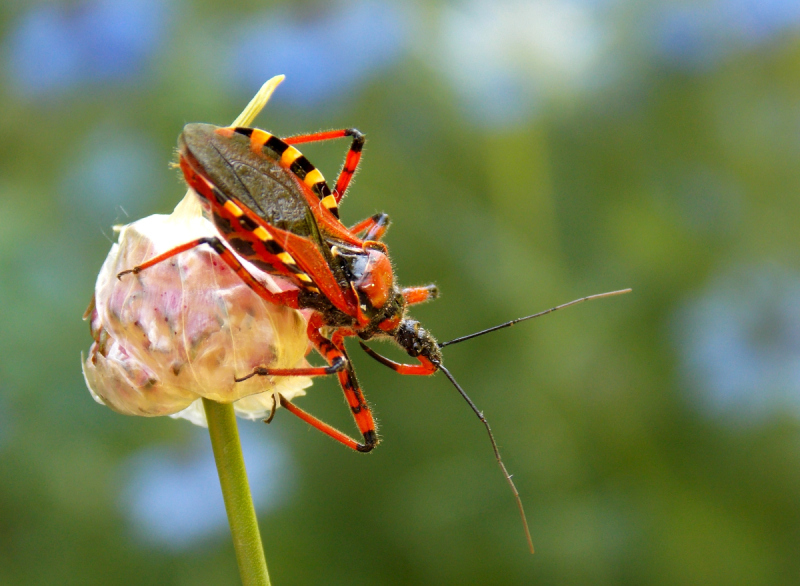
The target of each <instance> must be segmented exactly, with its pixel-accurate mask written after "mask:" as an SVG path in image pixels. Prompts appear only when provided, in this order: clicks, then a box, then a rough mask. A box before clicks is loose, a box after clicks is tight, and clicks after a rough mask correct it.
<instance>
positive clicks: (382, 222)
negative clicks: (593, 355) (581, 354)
mask: <svg viewBox="0 0 800 586" xmlns="http://www.w3.org/2000/svg"><path fill="white" fill-rule="evenodd" d="M344 137H349V138H350V139H351V144H350V149H349V151H348V153H347V156H346V158H345V162H344V166H343V167H342V170H341V171H340V173H339V176H338V178H337V181H336V184H335V186H334V188H333V189H330V187H329V186H328V184H327V183H326V181H325V179H324V178H323V176H322V174H321V173H320V172H319V170H317V169H316V168H315V167H314V166H313V165H312V164H311V163H310V162H309V161H308V159H306V157H304V156H303V155H302V154H301V153H300V152H299V151H298V150H297V149H296V148H295V147H294V146H293V145H296V144H301V143H307V142H315V141H326V140H331V139H337V138H344ZM178 145H179V153H180V168H181V170H182V171H183V175H184V177H185V179H186V182H187V183H188V185H189V186H190V187H191V188H192V189H193V190H194V192H195V193H196V194H197V195H198V197H199V199H200V201H201V204H202V206H203V211H204V213H205V215H206V216H207V217H208V219H210V220H211V221H212V222H213V223H214V224H215V226H216V228H217V230H218V232H219V234H220V237H205V238H200V239H197V240H193V241H191V242H187V243H185V244H183V245H181V246H178V247H177V248H174V249H172V250H169V251H167V252H165V253H163V254H160V255H158V256H156V257H154V258H152V259H150V260H149V261H147V262H145V263H143V264H141V265H139V266H136V267H134V268H132V269H129V270H126V271H123V272H121V273H119V275H118V277H120V278H121V277H122V276H123V275H125V274H127V273H138V272H140V271H142V270H144V269H147V268H148V267H151V266H153V265H155V264H157V263H160V262H162V261H164V260H166V259H168V258H170V257H172V256H174V255H176V254H179V253H181V252H184V251H187V250H189V249H191V248H194V247H196V246H201V245H204V244H205V245H208V246H210V247H211V248H212V249H213V250H214V252H216V253H217V254H218V255H219V257H220V258H221V259H222V260H223V261H224V262H225V263H226V264H227V265H228V266H229V267H230V268H231V269H232V270H233V271H235V272H236V274H238V275H239V277H241V279H242V280H243V281H244V282H245V283H246V284H247V285H248V286H249V287H251V288H252V289H253V290H254V291H255V292H256V293H257V294H258V295H260V296H261V297H262V298H264V299H265V300H267V301H269V302H271V303H275V304H278V305H285V306H288V307H291V308H295V309H310V310H312V313H311V317H310V318H309V320H308V326H307V334H308V338H309V340H310V342H311V344H312V345H313V346H314V348H315V349H316V350H317V351H318V352H319V354H320V355H321V356H322V357H323V358H324V359H325V361H326V362H327V366H324V367H308V368H293V369H278V368H266V367H258V368H256V369H255V370H253V372H251V373H248V374H246V375H244V376H242V377H241V378H238V379H236V380H237V381H243V380H246V379H248V378H250V377H253V376H323V375H332V374H335V375H336V376H337V377H338V379H339V383H340V385H341V387H342V390H343V391H344V395H345V397H346V399H347V402H348V405H349V406H350V410H351V411H352V414H353V417H354V419H355V422H356V425H357V426H358V429H359V431H360V432H361V435H362V436H363V442H359V441H357V440H355V439H353V438H351V437H350V436H348V435H346V434H344V433H342V432H340V431H339V430H337V429H335V428H333V427H332V426H330V425H328V424H326V423H324V422H323V421H321V420H319V419H318V418H316V417H314V416H313V415H311V414H309V413H307V412H306V411H304V410H302V409H300V408H299V407H297V406H296V405H294V404H293V403H292V402H290V401H288V400H286V399H285V398H284V397H282V396H280V395H278V397H277V400H278V401H280V404H281V406H283V407H284V408H285V409H286V410H288V411H289V412H291V413H293V414H294V415H296V416H298V417H299V418H300V419H302V420H304V421H306V422H307V423H309V424H310V425H312V426H313V427H316V428H317V429H319V430H320V431H322V432H323V433H325V434H327V435H329V436H330V437H332V438H333V439H335V440H337V441H338V442H340V443H342V444H344V445H345V446H347V447H349V448H351V449H353V450H357V451H359V452H369V451H371V450H372V449H373V448H374V447H375V446H376V445H377V444H378V436H377V434H376V429H375V422H374V420H373V417H372V412H371V410H370V407H369V405H368V404H367V401H366V399H365V398H364V394H363V392H362V391H361V387H360V385H359V383H358V379H357V378H356V374H355V371H354V369H353V366H352V363H351V361H350V359H349V356H348V354H347V350H346V349H345V345H344V340H345V338H347V337H358V338H359V343H360V344H361V346H362V348H363V349H364V350H365V351H366V352H367V353H368V354H369V355H370V356H372V357H373V358H375V359H376V360H378V361H379V362H381V363H382V364H384V365H386V366H388V367H389V368H391V369H393V370H395V371H397V372H399V373H400V374H414V375H430V374H433V373H435V372H436V371H437V370H441V371H442V372H443V373H444V374H445V376H446V377H447V378H448V379H449V380H450V381H451V382H452V383H453V385H454V386H455V387H456V389H457V390H458V392H459V393H460V394H461V395H462V396H463V397H464V399H465V400H466V401H467V402H468V403H469V405H470V407H471V408H472V410H473V411H474V412H475V413H476V415H477V416H478V417H479V418H480V420H481V421H482V422H483V424H484V426H485V427H486V430H487V432H488V434H489V438H490V440H491V443H492V448H493V450H494V454H495V457H496V459H497V462H498V464H499V465H500V467H501V469H502V471H503V474H504V475H505V477H506V480H507V481H508V483H509V484H510V486H511V488H512V490H513V492H514V496H515V499H516V502H517V506H518V508H519V511H520V514H521V516H522V520H523V524H524V528H525V533H526V537H527V540H528V544H529V547H530V549H531V551H533V546H532V544H531V538H530V533H529V531H528V526H527V522H526V521H525V514H524V511H523V508H522V502H521V500H520V497H519V493H518V492H517V490H516V488H515V486H514V483H513V481H512V480H511V475H510V474H509V473H508V471H507V470H506V468H505V466H504V464H503V462H502V460H501V458H500V453H499V451H498V448H497V444H496V442H495V440H494V437H493V435H492V431H491V428H490V427H489V424H488V422H487V421H486V419H485V417H484V416H483V414H482V413H481V412H480V411H479V410H478V408H477V407H476V406H475V404H474V403H473V402H472V401H471V400H470V399H469V397H468V396H467V395H466V393H465V392H464V390H463V389H462V388H461V387H460V386H459V384H458V383H457V382H456V380H455V379H454V378H453V376H452V375H451V374H450V372H449V371H448V370H447V369H446V368H445V367H444V366H443V365H442V354H441V351H440V348H441V347H442V346H445V345H447V344H450V343H455V342H458V341H461V340H462V339H456V340H452V341H450V342H447V343H445V344H439V343H438V342H437V341H436V340H435V339H434V338H433V336H432V335H431V334H430V333H429V332H428V330H426V329H425V328H423V327H422V326H421V325H420V323H419V322H417V321H415V320H413V319H411V318H409V317H408V316H407V314H406V309H407V307H408V306H410V305H415V304H418V303H422V302H424V301H428V300H431V299H434V298H436V296H437V289H436V287H435V286H434V285H427V286H422V287H406V288H401V287H400V286H399V285H398V284H397V283H396V282H395V279H394V274H393V271H392V266H391V263H390V261H389V257H388V249H387V247H386V245H385V244H384V243H383V242H381V238H382V236H383V235H384V233H385V232H386V229H387V228H388V225H389V219H388V216H387V215H386V214H382V213H381V214H376V215H374V216H372V217H370V218H367V219H366V220H363V221H361V222H358V223H356V224H355V225H354V226H351V227H349V228H348V227H345V226H344V225H343V224H342V223H341V221H340V220H339V210H338V205H339V202H340V201H341V200H342V198H343V197H344V195H345V193H346V192H347V189H348V186H349V184H350V181H351V179H352V177H353V174H354V173H355V171H356V168H357V166H358V163H359V160H360V158H361V150H362V148H363V146H364V135H363V134H362V133H361V132H359V131H358V130H355V129H342V130H332V131H328V132H319V133H314V134H306V135H299V136H293V137H289V138H284V139H280V138H278V137H276V136H273V135H272V134H270V133H268V132H265V131H263V130H258V129H254V128H244V127H217V126H213V125H210V124H189V125H187V126H186V127H185V128H184V129H183V132H182V133H181V136H180V138H179V143H178ZM234 251H235V253H236V254H234ZM236 255H239V256H240V257H242V258H244V259H246V260H247V261H249V262H250V263H252V264H253V265H254V266H256V267H258V268H259V269H261V270H263V271H265V272H267V273H270V274H275V275H280V276H282V277H284V278H286V279H288V280H290V281H291V282H292V283H293V284H294V286H295V288H294V289H291V290H288V291H283V292H280V293H274V292H272V291H270V290H269V289H267V288H266V287H265V286H264V285H263V284H262V283H261V282H260V281H259V280H258V279H257V278H256V277H255V276H253V275H252V274H251V273H250V272H249V271H248V269H247V268H246V267H245V266H244V265H243V264H242V263H241V262H240V261H239V260H238V258H237V256H236ZM615 293H618V292H615ZM615 293H607V294H602V295H597V296H592V297H591V298H595V297H602V296H607V295H611V294H615ZM586 299H590V298H584V299H580V300H577V301H574V302H571V303H570V304H567V305H571V304H573V303H577V302H580V301H584V300H586ZM561 307H564V306H561ZM559 308H560V307H559ZM559 308H554V309H559ZM554 309H551V310H548V311H547V312H543V313H548V312H550V311H553V310H554ZM537 315H541V314H537ZM532 317H535V316H527V317H524V318H520V319H517V320H513V321H511V322H507V323H505V324H502V325H500V326H496V327H495V328H490V329H489V330H485V331H484V332H479V333H477V334H472V335H471V336H467V337H465V338H463V339H466V338H469V337H474V336H476V335H480V334H482V333H487V332H489V331H494V330H495V329H499V328H502V327H508V326H511V325H513V324H515V323H517V322H519V321H523V320H525V319H530V318H532ZM373 338H384V339H386V338H388V339H392V340H394V341H395V342H397V344H399V345H400V347H402V348H403V349H404V350H405V351H406V352H407V353H408V354H409V355H410V356H411V357H413V358H415V359H416V360H417V362H416V363H415V364H400V363H397V362H394V361H392V360H389V359H388V358H385V357H383V356H381V355H379V354H377V353H376V352H374V351H373V350H371V349H370V348H368V347H367V346H366V345H365V344H364V343H363V341H366V340H370V339H373ZM274 411H275V410H274V409H273V410H272V413H271V414H270V418H271V417H272V415H273V414H274Z"/></svg>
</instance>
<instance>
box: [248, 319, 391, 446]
mask: <svg viewBox="0 0 800 586" xmlns="http://www.w3.org/2000/svg"><path fill="white" fill-rule="evenodd" d="M321 325H322V320H320V319H319V318H318V317H317V316H312V318H311V320H309V325H308V327H309V338H310V339H311V342H312V343H313V344H314V346H315V347H316V348H317V351H318V352H319V353H320V354H321V355H322V356H323V357H324V358H325V360H326V361H328V363H329V364H330V365H331V366H330V367H328V368H327V369H326V368H309V369H301V368H298V369H285V370H281V369H256V370H255V371H253V373H252V374H250V375H248V376H246V377H244V378H242V379H237V380H239V381H241V380H245V379H247V378H250V377H251V376H254V375H260V374H274V375H278V376H293V375H300V376H314V375H324V374H333V373H334V372H336V374H337V376H338V377H339V384H340V385H341V387H342V390H343V391H344V395H345V398H346V399H347V404H348V405H349V406H350V411H351V412H352V414H353V419H355V422H356V425H357V426H358V429H359V431H361V434H362V435H363V437H364V443H363V444H361V443H358V442H357V441H356V440H354V439H353V438H351V437H350V436H348V435H346V434H344V433H342V432H341V431H339V430H338V429H336V428H334V427H332V426H330V425H328V424H327V423H325V422H323V421H322V420H320V419H318V418H317V417H314V416H313V415H311V414H310V413H308V412H306V411H303V410H302V409H300V408H299V407H297V406H296V405H294V404H293V403H291V402H289V401H288V400H286V399H284V398H283V397H280V401H281V405H283V406H284V407H285V408H286V410H287V411H289V412H290V413H293V414H295V415H297V416H298V417H299V418H300V419H302V420H303V421H305V422H306V423H308V424H309V425H311V426H312V427H316V428H317V429H318V430H320V431H321V432H322V433H324V434H326V435H328V436H330V437H332V438H333V439H335V440H336V441H338V442H339V443H342V444H344V445H345V446H347V447H348V448H351V449H353V450H356V451H359V452H369V451H370V450H372V448H374V447H375V446H376V445H378V435H377V433H376V432H375V421H374V419H373V418H372V412H371V410H370V408H369V405H367V401H366V399H365V398H364V393H362V392H361V388H360V386H359V384H358V379H357V378H356V373H355V370H353V367H352V365H351V364H350V360H349V359H348V357H347V351H346V350H345V349H344V343H343V337H344V335H345V333H350V331H349V330H344V331H343V330H339V331H337V332H336V333H334V335H333V341H331V340H328V339H327V338H325V337H324V336H323V335H322V334H321V333H320V332H319V327H320V326H321Z"/></svg>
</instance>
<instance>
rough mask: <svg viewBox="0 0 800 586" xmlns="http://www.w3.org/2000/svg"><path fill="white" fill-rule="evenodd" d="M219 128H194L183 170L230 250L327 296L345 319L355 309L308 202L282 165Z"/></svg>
mask: <svg viewBox="0 0 800 586" xmlns="http://www.w3.org/2000/svg"><path fill="white" fill-rule="evenodd" d="M217 130H227V129H217V127H215V126H211V125H205V124H190V125H188V126H187V127H186V128H185V129H184V132H183V134H182V135H181V139H180V151H181V168H182V169H183V172H184V176H185V177H186V180H187V182H188V183H189V185H190V186H191V187H192V188H193V189H194V190H195V191H196V192H197V193H198V195H199V196H200V197H201V199H202V200H204V202H205V204H206V206H205V208H206V211H207V213H208V214H209V216H210V219H211V220H212V221H213V222H214V223H215V225H216V226H217V228H218V229H219V231H220V232H221V233H222V234H223V236H224V237H225V239H226V240H227V241H228V243H229V244H230V245H231V246H232V247H233V248H234V250H236V252H237V253H239V254H240V255H241V256H243V257H244V258H246V259H247V260H248V261H250V262H251V263H253V264H254V265H255V266H257V267H259V268H260V269H262V270H264V271H266V272H269V273H272V274H279V275H283V276H285V277H288V278H289V279H290V280H292V282H294V283H295V284H296V285H297V286H298V287H299V288H301V289H303V290H306V291H309V292H311V293H320V292H321V293H322V294H323V295H325V297H327V298H328V299H329V300H330V301H331V302H332V303H333V304H334V305H335V306H337V307H338V308H340V309H342V310H343V311H346V312H348V313H349V312H350V311H352V305H353V304H352V303H350V302H349V300H348V298H347V297H346V295H345V293H343V292H342V290H341V288H340V287H339V285H338V281H339V280H340V279H337V278H336V275H334V273H333V269H332V268H331V267H332V265H333V262H332V256H331V253H330V249H329V248H328V246H327V245H326V244H325V241H324V239H323V237H322V235H321V234H320V231H319V227H318V226H317V222H316V219H315V215H314V213H313V212H312V209H311V208H310V206H309V205H308V203H307V201H306V197H305V194H304V193H303V192H301V191H300V190H299V189H298V186H297V183H296V181H295V177H294V176H293V175H291V174H290V173H289V172H288V171H287V170H286V169H284V168H282V167H281V166H280V165H279V163H277V162H275V161H272V160H270V159H267V158H265V157H263V156H261V155H260V154H258V153H253V152H252V151H251V150H250V149H249V146H248V145H249V144H250V143H249V139H247V138H246V137H244V136H240V135H238V134H235V135H233V136H231V137H224V136H220V135H219V134H218V133H217V132H216V131H217Z"/></svg>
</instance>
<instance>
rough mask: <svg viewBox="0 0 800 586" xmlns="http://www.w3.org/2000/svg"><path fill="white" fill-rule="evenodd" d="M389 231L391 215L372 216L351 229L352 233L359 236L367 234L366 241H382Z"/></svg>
mask: <svg viewBox="0 0 800 586" xmlns="http://www.w3.org/2000/svg"><path fill="white" fill-rule="evenodd" d="M388 229H389V215H388V214H384V213H380V214H375V215H374V216H370V217H369V218H367V219H366V220H361V221H360V222H359V223H358V224H356V225H355V226H352V227H351V228H350V232H352V233H353V234H355V235H358V234H360V233H362V232H366V235H365V236H364V240H380V239H381V238H382V237H383V235H384V234H385V233H386V230H388Z"/></svg>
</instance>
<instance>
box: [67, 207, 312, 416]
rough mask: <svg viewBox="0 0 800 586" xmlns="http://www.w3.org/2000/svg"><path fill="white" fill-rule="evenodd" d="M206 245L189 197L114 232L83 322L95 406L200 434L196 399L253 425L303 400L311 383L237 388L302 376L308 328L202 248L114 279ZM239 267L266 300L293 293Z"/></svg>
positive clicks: (205, 225)
mask: <svg viewBox="0 0 800 586" xmlns="http://www.w3.org/2000/svg"><path fill="white" fill-rule="evenodd" d="M208 236H218V233H217V232H216V230H215V228H214V226H213V225H212V224H211V223H210V222H209V221H208V220H206V219H205V218H204V217H203V216H202V213H201V207H200V204H199V202H198V200H197V197H196V196H195V195H194V193H192V192H189V193H187V196H186V198H184V200H183V201H182V202H181V203H180V204H179V205H178V206H177V207H176V208H175V211H174V212H173V213H172V214H170V215H153V216H148V217H146V218H143V219H141V220H138V221H136V222H133V223H132V224H129V225H127V226H123V227H122V228H120V229H119V242H118V243H117V244H114V245H113V246H112V248H111V251H110V252H109V254H108V257H107V258H106V261H105V263H104V264H103V267H102V269H101V270H100V274H99V275H98V277H97V284H96V286H95V294H94V299H93V302H92V304H91V305H90V307H89V310H87V316H86V317H88V318H89V319H90V320H91V326H90V327H91V332H92V337H93V338H94V343H93V344H92V346H91V348H90V350H89V356H88V358H87V359H86V360H85V361H84V363H83V373H84V377H85V379H86V384H87V385H88V387H89V390H90V391H91V393H92V395H93V396H94V398H95V400H96V401H97V402H99V403H101V404H104V405H107V406H108V407H110V408H111V409H113V410H114V411H118V412H119V413H124V414H128V415H144V416H157V415H172V416H175V417H185V418H187V419H189V420H191V421H192V422H194V423H197V424H200V425H205V414H204V411H203V408H202V402H201V401H200V398H201V397H205V398H207V399H211V400H214V401H218V402H222V403H229V402H234V409H235V411H236V413H237V415H239V416H240V417H245V418H249V419H258V418H261V417H264V416H265V415H266V414H268V413H269V412H270V411H271V409H272V407H273V405H274V402H273V401H274V397H275V395H274V393H280V394H281V395H283V396H284V397H285V398H287V399H289V400H291V399H292V398H293V397H296V396H298V395H304V394H305V391H304V390H303V389H305V388H306V387H308V386H310V385H311V379H309V378H307V377H265V376H254V377H252V378H249V379H247V380H245V381H242V382H236V381H235V379H236V378H237V377H242V376H244V375H246V374H249V373H251V372H252V371H253V369H254V368H255V367H258V366H263V367H267V368H301V367H306V366H308V364H307V362H306V360H305V356H306V354H307V353H308V349H309V344H308V338H307V335H306V321H305V319H304V317H303V315H301V313H300V312H298V311H296V310H294V309H290V308H288V307H284V306H278V305H274V304H272V303H268V302H267V301H265V300H264V299H262V298H261V297H259V296H258V295H257V294H256V293H255V292H254V291H253V290H252V289H250V288H249V287H248V286H247V285H245V284H244V282H243V281H242V280H241V279H240V278H239V277H238V276H237V275H236V274H235V273H234V272H233V271H232V270H231V269H230V268H229V267H228V266H227V265H226V264H225V263H224V262H222V260H221V259H220V258H219V256H217V255H216V253H214V252H213V251H212V250H211V249H210V248H209V247H208V246H206V245H200V246H198V247H195V248H192V249H190V250H188V251H185V252H182V253H180V254H178V255H176V256H174V257H172V258H169V259H167V260H165V261H163V262H161V263H159V264H156V265H154V266H152V267H150V268H147V269H145V270H143V271H141V272H139V273H137V274H133V273H129V274H126V275H123V276H122V277H121V278H117V275H118V274H119V273H120V272H122V271H125V270H129V269H132V268H133V267H134V266H137V265H140V264H142V263H143V262H145V261H147V260H149V259H151V258H153V257H154V256H157V255H159V254H161V253H164V252H166V251H168V250H170V249H172V248H175V247H176V246H180V245H182V244H185V243H187V242H191V241H193V240H196V239H198V238H203V237H208ZM240 260H242V259H241V258H240ZM242 263H243V264H244V265H245V266H246V267H247V268H248V270H249V271H250V272H251V273H252V274H253V275H254V276H256V278H258V279H259V280H260V281H262V282H263V283H264V284H265V285H266V287H267V288H268V289H270V290H271V291H275V292H277V291H281V290H285V289H288V288H290V287H291V285H289V284H288V283H281V282H279V281H277V280H276V278H274V277H272V276H270V275H268V274H266V273H263V272H262V271H259V270H258V269H257V268H255V267H254V266H252V265H250V264H249V263H247V262H246V261H244V260H242Z"/></svg>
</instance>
